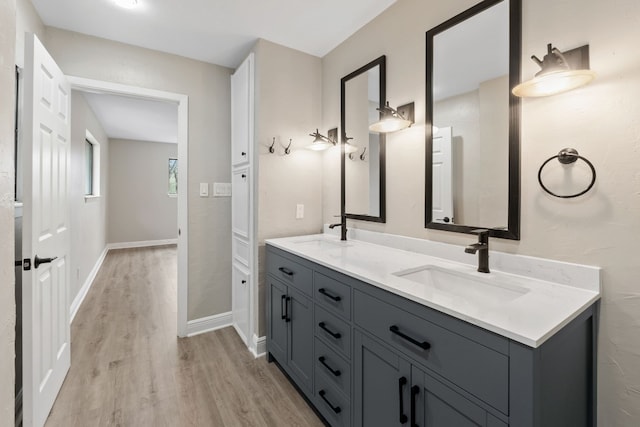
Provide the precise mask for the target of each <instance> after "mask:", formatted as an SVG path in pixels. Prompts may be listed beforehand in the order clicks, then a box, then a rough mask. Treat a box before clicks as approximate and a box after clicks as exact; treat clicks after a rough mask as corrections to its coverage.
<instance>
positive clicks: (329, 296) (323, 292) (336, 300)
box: [318, 288, 342, 302]
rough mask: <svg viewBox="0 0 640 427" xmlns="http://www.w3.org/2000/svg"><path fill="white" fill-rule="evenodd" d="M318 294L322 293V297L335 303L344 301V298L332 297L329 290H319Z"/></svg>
mask: <svg viewBox="0 0 640 427" xmlns="http://www.w3.org/2000/svg"><path fill="white" fill-rule="evenodd" d="M318 292H320V293H321V294H322V295H324V296H326V297H327V298H331V299H332V300H334V301H335V302H338V301H340V300H341V299H342V297H340V296H338V295H331V294H330V293H329V292H327V290H326V289H325V288H320V289H318Z"/></svg>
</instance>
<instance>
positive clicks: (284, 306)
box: [280, 295, 287, 320]
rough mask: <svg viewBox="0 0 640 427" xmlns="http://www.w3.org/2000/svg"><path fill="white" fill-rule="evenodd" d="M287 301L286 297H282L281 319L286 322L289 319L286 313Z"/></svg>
mask: <svg viewBox="0 0 640 427" xmlns="http://www.w3.org/2000/svg"><path fill="white" fill-rule="evenodd" d="M286 299H287V296H286V295H282V296H281V297H280V319H282V320H285V319H286V318H287V312H286V304H285V303H286Z"/></svg>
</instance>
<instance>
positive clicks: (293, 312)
mask: <svg viewBox="0 0 640 427" xmlns="http://www.w3.org/2000/svg"><path fill="white" fill-rule="evenodd" d="M288 292H289V295H288V298H289V299H288V303H289V306H288V310H289V318H290V319H291V321H290V322H288V323H289V357H288V364H289V368H290V369H291V371H292V372H293V374H294V375H295V376H296V379H297V380H298V385H299V386H300V387H301V388H303V389H304V388H306V390H305V391H309V392H310V391H311V390H312V387H311V386H312V383H311V379H312V378H313V304H312V302H311V300H310V299H308V298H307V297H305V296H304V294H302V293H300V292H298V291H297V290H295V289H294V288H292V287H289V288H288Z"/></svg>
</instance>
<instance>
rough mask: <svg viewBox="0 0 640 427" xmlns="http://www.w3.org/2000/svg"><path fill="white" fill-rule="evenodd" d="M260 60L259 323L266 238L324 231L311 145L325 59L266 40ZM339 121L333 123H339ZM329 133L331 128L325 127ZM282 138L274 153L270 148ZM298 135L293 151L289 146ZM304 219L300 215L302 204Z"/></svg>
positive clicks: (317, 162) (261, 325)
mask: <svg viewBox="0 0 640 427" xmlns="http://www.w3.org/2000/svg"><path fill="white" fill-rule="evenodd" d="M253 51H254V52H255V59H256V61H255V62H256V68H255V74H256V85H255V87H256V96H255V115H256V129H255V139H256V144H257V146H258V164H259V166H258V168H259V184H258V192H259V194H258V205H257V206H258V245H259V256H258V264H259V267H258V269H259V279H258V283H259V284H258V295H259V304H258V306H257V307H256V311H257V312H258V313H256V314H257V316H255V317H254V318H255V319H257V321H258V325H257V326H258V328H256V330H257V331H258V332H259V335H260V336H263V335H264V333H265V322H264V315H265V313H264V307H265V305H264V277H265V273H264V240H265V239H268V238H274V237H285V236H295V235H301V234H310V233H320V232H321V230H322V154H321V153H317V152H313V151H311V150H307V149H306V148H305V147H306V146H307V145H308V144H310V143H311V141H312V140H313V138H311V137H310V136H309V133H311V132H313V131H314V130H315V129H316V127H318V126H320V121H321V118H320V112H321V108H320V98H321V77H320V76H321V70H322V65H321V62H320V58H317V57H315V56H311V55H307V54H305V53H302V52H299V51H296V50H293V49H289V48H286V47H284V46H280V45H277V44H274V43H271V42H268V41H265V40H260V41H258V43H257V44H256V45H255V46H254V48H253ZM335 126H336V124H334V125H333V126H332V127H335ZM321 133H323V134H325V135H326V130H325V131H321ZM274 137H275V138H276V145H275V150H276V152H275V153H274V154H271V153H269V151H268V147H269V145H271V143H272V140H273V138H274ZM290 138H291V139H293V144H292V145H291V154H290V155H285V154H284V146H286V145H287V144H288V143H289V139H290ZM298 203H302V204H304V218H303V219H296V204H298Z"/></svg>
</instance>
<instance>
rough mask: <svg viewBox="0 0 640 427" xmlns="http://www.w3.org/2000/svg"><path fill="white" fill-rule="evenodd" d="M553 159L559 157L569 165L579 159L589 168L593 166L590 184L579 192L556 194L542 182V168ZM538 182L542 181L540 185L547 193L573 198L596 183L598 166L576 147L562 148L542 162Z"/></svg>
mask: <svg viewBox="0 0 640 427" xmlns="http://www.w3.org/2000/svg"><path fill="white" fill-rule="evenodd" d="M553 159H558V161H559V162H560V163H562V164H563V165H569V164H571V163H575V162H576V161H577V160H578V159H580V160H582V161H584V162H585V163H586V164H587V165H589V168H591V182H590V183H589V186H588V187H587V188H586V189H584V190H583V191H581V192H579V193H576V194H569V195H561V194H556V193H554V192H553V191H551V190H549V189H548V188H547V187H545V185H544V183H543V182H542V169H543V168H544V167H545V166H546V165H547V163H549V162H550V161H551V160H553ZM538 182H539V183H540V186H541V187H542V189H543V190H544V191H546V192H547V193H549V194H551V195H552V196H554V197H559V198H561V199H572V198H574V197H578V196H582V195H583V194H584V193H586V192H587V191H589V190H591V188H592V187H593V184H595V183H596V168H594V167H593V164H592V163H591V162H590V161H589V160H587V159H585V158H584V157H582V156H581V155H579V154H578V151H577V150H576V149H574V148H563V149H562V150H560V152H559V153H558V154H556V155H555V156H552V157H549V158H548V159H547V160H546V161H545V162H544V163H543V164H542V166H540V169H539V170H538Z"/></svg>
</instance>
